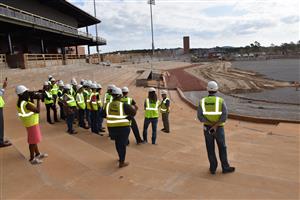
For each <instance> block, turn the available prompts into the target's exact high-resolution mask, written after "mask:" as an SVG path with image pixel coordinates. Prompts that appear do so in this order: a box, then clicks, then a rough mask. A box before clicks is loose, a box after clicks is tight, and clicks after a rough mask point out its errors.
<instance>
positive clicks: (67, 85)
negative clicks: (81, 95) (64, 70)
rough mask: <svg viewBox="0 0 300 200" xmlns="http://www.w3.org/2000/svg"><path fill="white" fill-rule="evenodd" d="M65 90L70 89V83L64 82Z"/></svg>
mask: <svg viewBox="0 0 300 200" xmlns="http://www.w3.org/2000/svg"><path fill="white" fill-rule="evenodd" d="M64 88H65V89H66V90H71V88H72V86H71V85H70V84H66V85H65V87H64Z"/></svg>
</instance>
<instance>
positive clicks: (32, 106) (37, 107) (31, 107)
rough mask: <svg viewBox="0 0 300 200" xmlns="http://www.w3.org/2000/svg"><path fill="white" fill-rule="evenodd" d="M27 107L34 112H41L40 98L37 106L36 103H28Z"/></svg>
mask: <svg viewBox="0 0 300 200" xmlns="http://www.w3.org/2000/svg"><path fill="white" fill-rule="evenodd" d="M26 109H27V110H30V111H32V112H34V113H40V100H39V99H38V100H37V103H36V106H35V105H34V104H31V103H28V104H27V105H26Z"/></svg>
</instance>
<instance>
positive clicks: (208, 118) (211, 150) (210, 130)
mask: <svg viewBox="0 0 300 200" xmlns="http://www.w3.org/2000/svg"><path fill="white" fill-rule="evenodd" d="M218 89H219V87H218V84H217V83H216V82H215V81H210V82H208V84H207V91H208V96H206V97H204V98H202V99H201V101H200V103H199V106H198V119H199V120H200V122H202V123H204V126H203V128H204V136H205V143H206V149H207V155H208V160H209V163H210V168H209V171H210V173H211V174H215V173H216V170H217V166H218V161H217V158H216V154H215V140H216V142H217V144H218V148H219V157H220V160H221V164H222V172H223V173H230V172H234V170H235V168H234V167H230V165H229V163H228V160H227V151H226V144H225V133H224V125H225V122H226V120H227V116H228V115H227V107H226V104H225V101H224V99H222V98H221V97H218V96H216V93H217V91H218Z"/></svg>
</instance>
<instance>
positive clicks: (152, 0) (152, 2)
mask: <svg viewBox="0 0 300 200" xmlns="http://www.w3.org/2000/svg"><path fill="white" fill-rule="evenodd" d="M148 4H149V5H150V16H151V36H152V57H151V71H153V57H154V34H153V15H152V5H155V0H148Z"/></svg>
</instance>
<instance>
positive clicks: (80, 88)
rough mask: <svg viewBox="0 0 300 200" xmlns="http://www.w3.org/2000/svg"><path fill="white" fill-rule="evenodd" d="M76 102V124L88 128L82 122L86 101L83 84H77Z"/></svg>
mask: <svg viewBox="0 0 300 200" xmlns="http://www.w3.org/2000/svg"><path fill="white" fill-rule="evenodd" d="M76 103H77V108H78V126H79V127H81V128H84V129H89V128H88V127H87V126H86V125H85V122H84V113H85V109H86V103H85V100H84V95H83V86H82V85H77V93H76Z"/></svg>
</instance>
